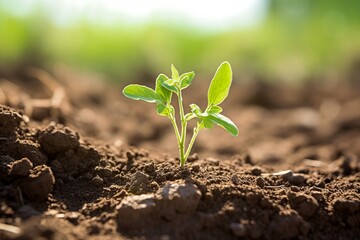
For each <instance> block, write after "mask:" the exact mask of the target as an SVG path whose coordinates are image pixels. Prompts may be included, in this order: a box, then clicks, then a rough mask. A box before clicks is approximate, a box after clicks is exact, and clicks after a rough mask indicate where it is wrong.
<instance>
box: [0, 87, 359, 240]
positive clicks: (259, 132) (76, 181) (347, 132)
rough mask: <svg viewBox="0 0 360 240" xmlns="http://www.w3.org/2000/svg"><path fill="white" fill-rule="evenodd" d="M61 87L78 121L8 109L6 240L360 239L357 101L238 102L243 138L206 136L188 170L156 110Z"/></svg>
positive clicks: (4, 117)
mask: <svg viewBox="0 0 360 240" xmlns="http://www.w3.org/2000/svg"><path fill="white" fill-rule="evenodd" d="M24 84H25V83H24ZM62 84H63V85H64V86H65V89H67V93H68V96H69V98H70V99H69V102H70V105H71V106H72V109H71V110H70V112H66V113H64V112H61V109H60V110H59V109H58V110H59V111H60V115H59V114H58V115H57V117H55V118H54V116H53V115H51V114H50V112H51V111H44V110H43V109H40V110H41V111H40V110H39V111H37V112H33V113H32V114H33V115H32V116H25V115H24V114H23V113H22V111H21V110H15V109H21V108H22V106H21V104H18V105H17V104H14V102H16V101H11V99H7V100H3V102H2V104H6V105H7V106H5V105H1V106H0V238H1V239H13V240H14V239H17V240H20V239H21V240H23V239H52V240H57V239H112V240H113V239H356V238H358V237H359V236H360V173H359V169H360V164H359V162H360V161H359V156H360V155H359V153H360V125H359V123H360V112H359V110H358V109H360V99H359V96H357V95H356V91H358V89H353V88H351V87H350V88H349V89H348V90H346V91H348V92H349V94H343V95H341V94H338V95H337V96H339V97H338V98H337V100H336V101H335V100H334V99H330V100H329V99H328V98H326V96H325V95H326V94H325V93H321V94H318V95H317V96H318V97H319V96H320V97H319V99H320V100H319V99H315V98H312V99H310V100H309V99H308V101H309V103H308V104H306V106H303V105H301V104H300V102H301V101H300V100H303V98H301V97H303V96H304V93H305V92H307V91H305V90H303V92H301V91H300V93H299V91H295V90H294V93H297V94H298V95H296V94H294V95H295V96H298V99H295V100H294V98H290V99H292V102H291V101H290V100H289V101H288V102H286V99H282V100H279V101H278V102H276V101H277V99H276V98H272V101H270V100H269V99H270V97H269V99H267V100H266V101H264V100H263V99H262V98H263V97H264V95H263V93H261V94H260V95H261V96H262V98H259V90H257V91H253V92H252V93H253V95H251V96H249V95H248V96H247V98H245V99H244V98H239V97H236V96H241V93H242V92H241V90H239V94H238V95H237V94H235V93H234V92H233V93H231V94H235V97H233V98H232V99H230V103H229V106H227V107H226V108H227V109H229V110H230V117H231V118H234V119H235V122H236V123H237V124H238V125H239V129H240V136H239V137H238V138H237V139H232V138H229V139H230V140H228V139H227V138H226V137H223V136H225V135H222V134H223V133H222V131H221V129H220V130H214V131H215V133H211V132H209V133H208V132H205V133H204V134H203V135H201V137H200V138H199V140H198V141H199V142H198V143H196V144H198V145H197V148H195V150H194V152H198V154H196V153H195V154H193V155H191V157H190V158H189V161H188V163H187V167H186V168H185V169H180V168H179V167H178V159H177V158H176V151H175V150H176V149H175V150H174V149H172V147H167V145H172V143H174V142H173V139H171V140H169V139H170V137H169V136H170V134H171V132H169V131H168V130H169V129H168V128H164V129H161V128H160V127H159V126H162V125H164V124H165V125H166V123H165V122H162V120H158V119H157V118H154V119H151V116H152V115H151V114H150V118H149V117H148V114H149V112H150V110H152V109H149V110H148V108H149V107H148V105H142V104H140V105H139V104H138V103H134V105H130V104H132V103H131V102H128V101H126V100H124V99H122V98H121V97H120V96H118V97H117V98H115V97H114V96H116V95H115V93H113V94H114V95H111V94H112V92H111V91H113V90H111V89H110V88H109V89H107V91H109V94H107V95H108V96H107V97H104V99H103V98H99V99H98V98H97V97H99V96H98V95H97V94H98V93H97V92H95V93H94V92H93V90H91V91H90V92H87V93H86V94H87V95H85V93H78V95H72V93H73V92H74V91H75V90H74V89H72V88H71V87H69V86H68V85H66V82H62ZM260 87H261V86H260ZM74 88H75V87H74ZM104 88H106V87H104ZM81 89H83V88H81ZM236 89H240V88H236V86H235V90H234V91H235V92H237V90H236ZM279 91H280V90H279ZM339 91H340V90H339ZM245 92H246V91H244V93H245ZM294 95H292V97H293V96H294ZM14 96H16V94H14ZM73 96H74V97H73ZM89 96H90V97H89ZM242 96H243V95H242ZM279 96H280V95H279ZM344 96H345V97H344ZM79 98H83V99H85V100H83V101H78V100H79ZM74 99H75V100H74ZM86 99H87V100H86ZM89 99H90V100H89ZM114 99H116V100H114ZM261 99H262V100H261ZM299 99H300V100H299ZM323 99H327V100H323ZM255 100H256V101H255ZM86 101H87V102H86ZM324 101H325V103H324ZM326 101H327V102H326ZM79 102H80V103H82V104H83V105H81V104H79ZM264 102H266V103H269V104H272V105H270V106H265V105H263V104H262V103H264ZM75 103H76V104H75ZM277 103H281V104H287V103H288V105H286V106H278V105H276V104H277ZM320 103H321V104H320ZM324 104H325V105H324ZM111 105H116V107H119V112H120V113H118V114H117V115H116V114H114V113H113V111H112V110H113V109H111V107H109V106H111ZM9 106H11V107H9ZM139 106H140V107H139ZM319 106H320V107H319ZM324 106H325V107H324ZM326 106H327V107H328V108H329V107H330V108H331V107H332V108H336V107H339V108H340V109H338V111H339V113H338V115H336V116H333V115H332V113H331V112H329V111H328V110H326V109H325V110H324V108H326ZM113 108H114V107H113ZM89 109H90V110H89ZM91 109H92V110H91ZM129 109H132V110H133V111H130V110H129ZM231 109H233V110H231ZM239 109H240V110H239ZM356 109H357V110H356ZM92 111H93V112H95V113H96V112H97V111H98V114H99V117H97V116H96V114H95V116H94V117H93V118H90V117H89V116H93V115H92ZM105 111H108V114H107V115H105ZM231 111H232V112H231ZM67 114H68V115H67ZM84 116H87V117H84ZM104 116H106V117H105V118H104ZM89 118H90V119H89ZM119 119H120V120H121V121H116V120H119ZM35 120H36V121H35ZM51 120H53V121H51ZM60 123H62V124H60ZM135 126H138V128H139V129H140V130H138V131H135V133H138V132H142V134H140V133H139V134H138V135H136V134H135V133H134V129H135ZM149 127H152V128H151V129H150V130H149V129H148V128H149ZM141 129H143V131H141ZM144 129H145V130H144ZM159 129H161V130H159ZM213 134H215V136H216V137H215V140H212V139H213V138H211V135H213ZM119 135H120V136H121V137H120V139H118V137H119ZM90 137H93V138H90ZM105 138H106V139H110V140H111V141H108V142H106V139H105ZM166 142H167V143H166ZM151 143H153V145H151ZM128 144H132V145H136V146H129V145H128ZM148 146H152V148H150V147H148ZM156 148H157V150H156ZM162 149H165V150H164V152H160V151H161V150H162ZM165 153H166V154H165ZM11 227H15V228H11Z"/></svg>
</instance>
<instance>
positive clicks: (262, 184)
mask: <svg viewBox="0 0 360 240" xmlns="http://www.w3.org/2000/svg"><path fill="white" fill-rule="evenodd" d="M256 184H257V185H258V186H259V187H261V188H263V187H265V184H266V181H265V180H264V178H262V177H258V178H256Z"/></svg>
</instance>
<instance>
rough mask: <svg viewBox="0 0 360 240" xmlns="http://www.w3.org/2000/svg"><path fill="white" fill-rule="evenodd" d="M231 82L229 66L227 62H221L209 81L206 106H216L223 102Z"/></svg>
mask: <svg viewBox="0 0 360 240" xmlns="http://www.w3.org/2000/svg"><path fill="white" fill-rule="evenodd" d="M231 81H232V71H231V66H230V64H229V63H228V62H223V63H222V64H221V65H220V66H219V68H218V69H217V71H216V73H215V75H214V77H213V79H212V80H211V83H210V87H209V90H208V106H213V105H218V104H220V103H222V102H223V101H224V100H225V98H226V97H227V96H228V94H229V89H230V86H231Z"/></svg>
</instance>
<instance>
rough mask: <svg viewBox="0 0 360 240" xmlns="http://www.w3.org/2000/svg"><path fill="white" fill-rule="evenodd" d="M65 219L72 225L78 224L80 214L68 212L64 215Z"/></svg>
mask: <svg viewBox="0 0 360 240" xmlns="http://www.w3.org/2000/svg"><path fill="white" fill-rule="evenodd" d="M65 217H66V219H67V220H69V222H71V223H72V224H74V225H78V224H79V219H80V213H79V212H69V213H67V214H66V216H65Z"/></svg>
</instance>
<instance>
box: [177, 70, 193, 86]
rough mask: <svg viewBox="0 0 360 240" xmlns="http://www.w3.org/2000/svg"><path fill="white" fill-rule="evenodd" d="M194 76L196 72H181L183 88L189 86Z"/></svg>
mask: <svg viewBox="0 0 360 240" xmlns="http://www.w3.org/2000/svg"><path fill="white" fill-rule="evenodd" d="M194 77H195V73H194V72H188V73H184V74H181V76H180V88H181V89H185V88H187V87H188V86H189V85H190V84H191V82H192V80H193V79H194Z"/></svg>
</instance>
